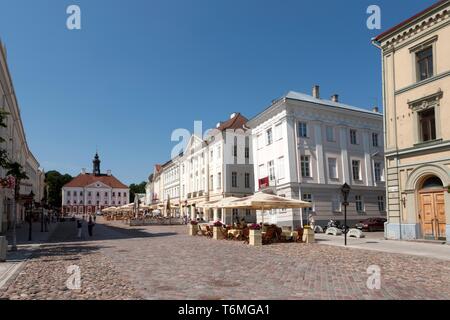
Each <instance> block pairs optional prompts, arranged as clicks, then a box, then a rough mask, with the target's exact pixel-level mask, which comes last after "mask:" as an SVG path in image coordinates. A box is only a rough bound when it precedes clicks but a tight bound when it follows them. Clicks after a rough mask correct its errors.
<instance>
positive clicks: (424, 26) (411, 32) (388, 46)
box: [382, 6, 450, 53]
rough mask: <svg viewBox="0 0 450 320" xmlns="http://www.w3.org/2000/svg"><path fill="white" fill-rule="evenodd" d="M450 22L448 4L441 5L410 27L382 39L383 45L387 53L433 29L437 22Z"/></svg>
mask: <svg viewBox="0 0 450 320" xmlns="http://www.w3.org/2000/svg"><path fill="white" fill-rule="evenodd" d="M446 23H450V10H449V8H448V6H445V7H441V8H440V9H439V10H438V11H436V12H434V13H432V14H430V15H429V16H425V17H422V18H421V19H419V20H417V21H415V22H414V23H413V24H411V25H409V26H408V27H406V28H404V29H402V30H400V32H396V33H394V34H393V35H392V36H390V37H389V38H387V40H384V41H382V42H383V43H382V47H383V50H384V51H385V53H387V52H388V51H391V50H393V49H394V48H395V47H397V46H400V45H402V44H404V43H406V42H408V41H409V40H410V39H412V38H413V37H415V36H417V35H418V34H420V33H425V32H426V31H429V30H431V29H432V28H433V27H435V26H436V25H437V24H446Z"/></svg>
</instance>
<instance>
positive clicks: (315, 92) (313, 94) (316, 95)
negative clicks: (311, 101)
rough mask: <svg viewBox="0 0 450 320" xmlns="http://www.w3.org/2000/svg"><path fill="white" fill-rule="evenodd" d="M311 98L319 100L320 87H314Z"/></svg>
mask: <svg viewBox="0 0 450 320" xmlns="http://www.w3.org/2000/svg"><path fill="white" fill-rule="evenodd" d="M312 96H313V97H314V98H316V99H320V87H319V86H318V85H315V86H314V87H313V89H312Z"/></svg>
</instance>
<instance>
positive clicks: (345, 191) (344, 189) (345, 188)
mask: <svg viewBox="0 0 450 320" xmlns="http://www.w3.org/2000/svg"><path fill="white" fill-rule="evenodd" d="M350 190H351V188H350V186H349V185H348V184H347V183H344V185H343V186H342V187H341V192H342V196H343V197H344V202H343V203H342V205H343V206H344V239H345V245H347V206H348V194H349V193H350Z"/></svg>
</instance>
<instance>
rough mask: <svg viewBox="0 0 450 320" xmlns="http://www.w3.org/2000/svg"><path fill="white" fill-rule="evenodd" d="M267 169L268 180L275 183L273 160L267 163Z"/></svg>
mask: <svg viewBox="0 0 450 320" xmlns="http://www.w3.org/2000/svg"><path fill="white" fill-rule="evenodd" d="M267 168H268V169H269V180H270V181H275V164H274V161H273V160H272V161H269V162H268V163H267Z"/></svg>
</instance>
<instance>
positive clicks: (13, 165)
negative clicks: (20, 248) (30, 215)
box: [5, 161, 28, 251]
mask: <svg viewBox="0 0 450 320" xmlns="http://www.w3.org/2000/svg"><path fill="white" fill-rule="evenodd" d="M5 169H6V170H7V172H6V175H8V176H12V177H14V180H15V184H14V201H13V205H12V210H13V227H12V229H13V234H12V246H11V250H12V251H16V250H17V238H16V220H17V217H16V214H17V202H18V201H19V198H20V183H21V182H22V180H26V179H28V175H27V173H26V172H25V171H24V170H23V167H22V165H21V164H20V163H18V162H9V161H8V163H6V166H5Z"/></svg>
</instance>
